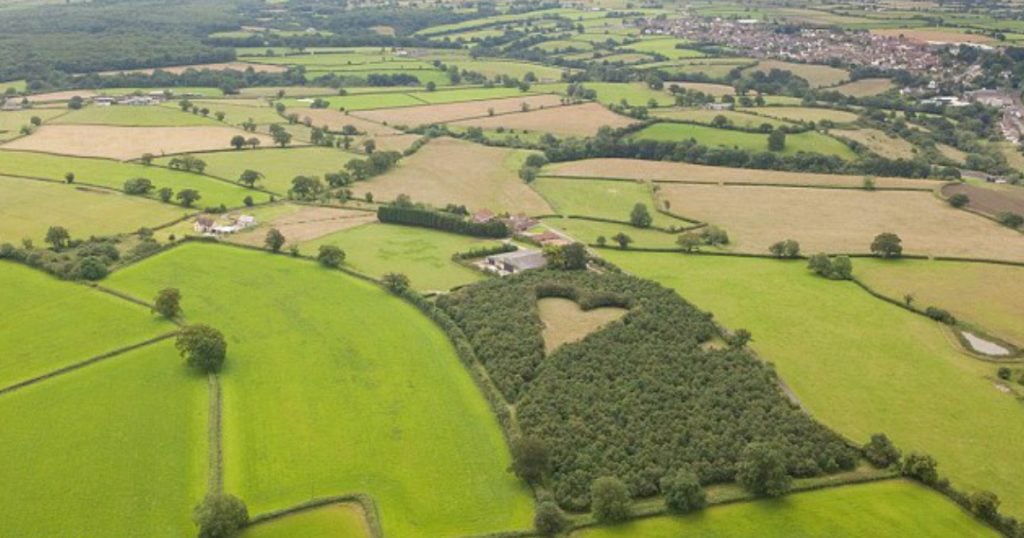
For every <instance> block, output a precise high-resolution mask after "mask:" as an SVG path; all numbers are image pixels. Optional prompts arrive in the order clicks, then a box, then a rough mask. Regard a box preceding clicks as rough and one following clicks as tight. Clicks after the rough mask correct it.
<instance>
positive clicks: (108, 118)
mask: <svg viewBox="0 0 1024 538" xmlns="http://www.w3.org/2000/svg"><path fill="white" fill-rule="evenodd" d="M51 123H54V124H84V125H122V126H126V127H161V126H167V127H186V126H190V125H217V124H218V123H217V120H215V119H214V118H213V117H204V116H202V115H200V114H192V113H190V112H182V111H181V109H179V108H177V106H175V108H173V109H172V108H169V107H166V106H127V105H111V106H87V107H85V108H82V109H79V110H72V111H71V112H68V113H67V114H65V115H63V116H61V117H59V118H57V119H55V120H53V121H52V122H51Z"/></svg>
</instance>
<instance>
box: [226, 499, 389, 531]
mask: <svg viewBox="0 0 1024 538" xmlns="http://www.w3.org/2000/svg"><path fill="white" fill-rule="evenodd" d="M296 536H301V537H302V538H359V537H367V536H370V531H369V529H368V528H367V526H366V520H365V519H364V518H363V511H362V509H361V508H360V507H359V506H358V505H355V504H331V505H327V506H323V507H320V508H314V509H312V510H308V511H304V512H299V513H297V514H291V515H288V516H285V517H281V518H278V519H273V520H270V521H267V522H264V523H260V524H257V525H253V526H251V527H248V528H246V529H245V531H244V532H242V534H241V538H294V537H296Z"/></svg>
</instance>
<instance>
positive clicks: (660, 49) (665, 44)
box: [622, 38, 705, 60]
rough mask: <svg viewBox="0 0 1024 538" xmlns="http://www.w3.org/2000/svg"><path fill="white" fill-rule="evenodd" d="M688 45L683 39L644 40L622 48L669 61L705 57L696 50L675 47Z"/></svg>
mask: <svg viewBox="0 0 1024 538" xmlns="http://www.w3.org/2000/svg"><path fill="white" fill-rule="evenodd" d="M688 43H689V42H688V41H687V40H685V39H674V38H669V39H660V38H659V39H644V40H642V41H637V42H636V43H630V44H629V45H625V46H624V47H622V48H623V49H625V50H633V51H637V52H653V53H655V54H661V55H662V56H665V57H667V58H668V59H670V60H680V59H684V58H700V57H703V56H705V54H704V53H703V52H700V51H697V50H693V49H687V48H679V47H677V45H686V44H688Z"/></svg>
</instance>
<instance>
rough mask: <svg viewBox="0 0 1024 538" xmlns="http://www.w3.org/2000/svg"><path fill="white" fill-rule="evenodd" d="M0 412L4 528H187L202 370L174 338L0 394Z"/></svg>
mask: <svg viewBox="0 0 1024 538" xmlns="http://www.w3.org/2000/svg"><path fill="white" fill-rule="evenodd" d="M96 332H99V331H96ZM84 335H85V334H84V333H83V334H81V335H79V336H77V337H76V340H80V339H82V336H84ZM0 420H2V421H3V424H4V441H3V443H0V458H3V461H4V465H0V481H2V482H3V484H4V489H3V491H4V493H2V494H0V499H2V500H3V502H0V520H3V522H4V524H3V526H4V530H3V533H4V534H5V535H8V536H138V535H139V534H140V533H142V534H144V535H146V536H154V537H156V536H161V537H168V538H171V537H180V536H186V535H191V534H193V533H194V532H195V527H194V526H193V525H192V521H191V514H192V507H193V506H194V505H195V504H196V503H197V502H198V501H199V500H200V499H201V498H202V496H203V494H204V492H205V489H206V484H207V476H206V472H207V461H208V457H207V432H206V428H207V381H206V377H205V376H196V375H193V374H191V373H190V372H189V371H188V370H186V368H185V366H184V364H182V361H181V359H180V358H179V357H178V354H177V353H176V352H175V350H174V345H173V343H171V342H164V343H160V344H155V345H152V346H148V347H145V348H142V349H139V350H136V351H132V352H129V353H127V354H125V355H121V356H118V357H115V358H112V359H109V360H106V361H103V362H100V363H97V364H94V365H92V366H88V367H86V368H85V369H82V370H79V371H76V372H73V373H70V374H67V375H63V376H60V377H56V378H53V379H50V380H47V381H44V382H42V383H39V384H36V385H33V386H30V387H26V388H23V389H21V390H19V391H16V392H13V393H10V394H6V395H4V396H2V397H0Z"/></svg>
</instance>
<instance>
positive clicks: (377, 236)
mask: <svg viewBox="0 0 1024 538" xmlns="http://www.w3.org/2000/svg"><path fill="white" fill-rule="evenodd" d="M496 244H497V242H496V241H488V240H484V239H477V238H473V237H468V236H464V235H456V234H449V233H444V232H438V231H434V230H428V229H425V228H413V227H409V226H399V225H397V224H381V223H373V224H365V225H363V226H358V227H356V228H351V229H348V230H342V231H340V232H335V233H332V234H329V235H326V236H323V237H319V238H316V239H314V240H312V241H307V242H304V243H302V245H301V251H302V252H303V253H304V254H309V255H316V252H317V249H319V248H320V245H336V246H339V247H341V248H342V250H344V251H345V253H346V254H347V258H346V260H347V263H348V265H349V266H350V267H351V268H352V269H355V270H356V271H359V272H361V273H364V274H367V275H370V276H373V277H376V278H380V277H381V276H384V275H385V274H387V273H404V274H405V275H406V276H408V277H409V279H410V280H411V282H412V286H413V288H415V289H418V290H428V291H429V290H434V291H444V290H449V289H451V288H454V287H455V286H460V285H463V284H469V283H471V282H476V281H477V280H482V279H483V278H484V275H483V273H481V272H479V271H475V270H473V269H470V268H468V267H464V266H462V265H459V264H457V263H455V262H453V261H452V254H455V253H457V252H465V251H467V250H470V249H473V248H482V247H485V246H492V245H496Z"/></svg>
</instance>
